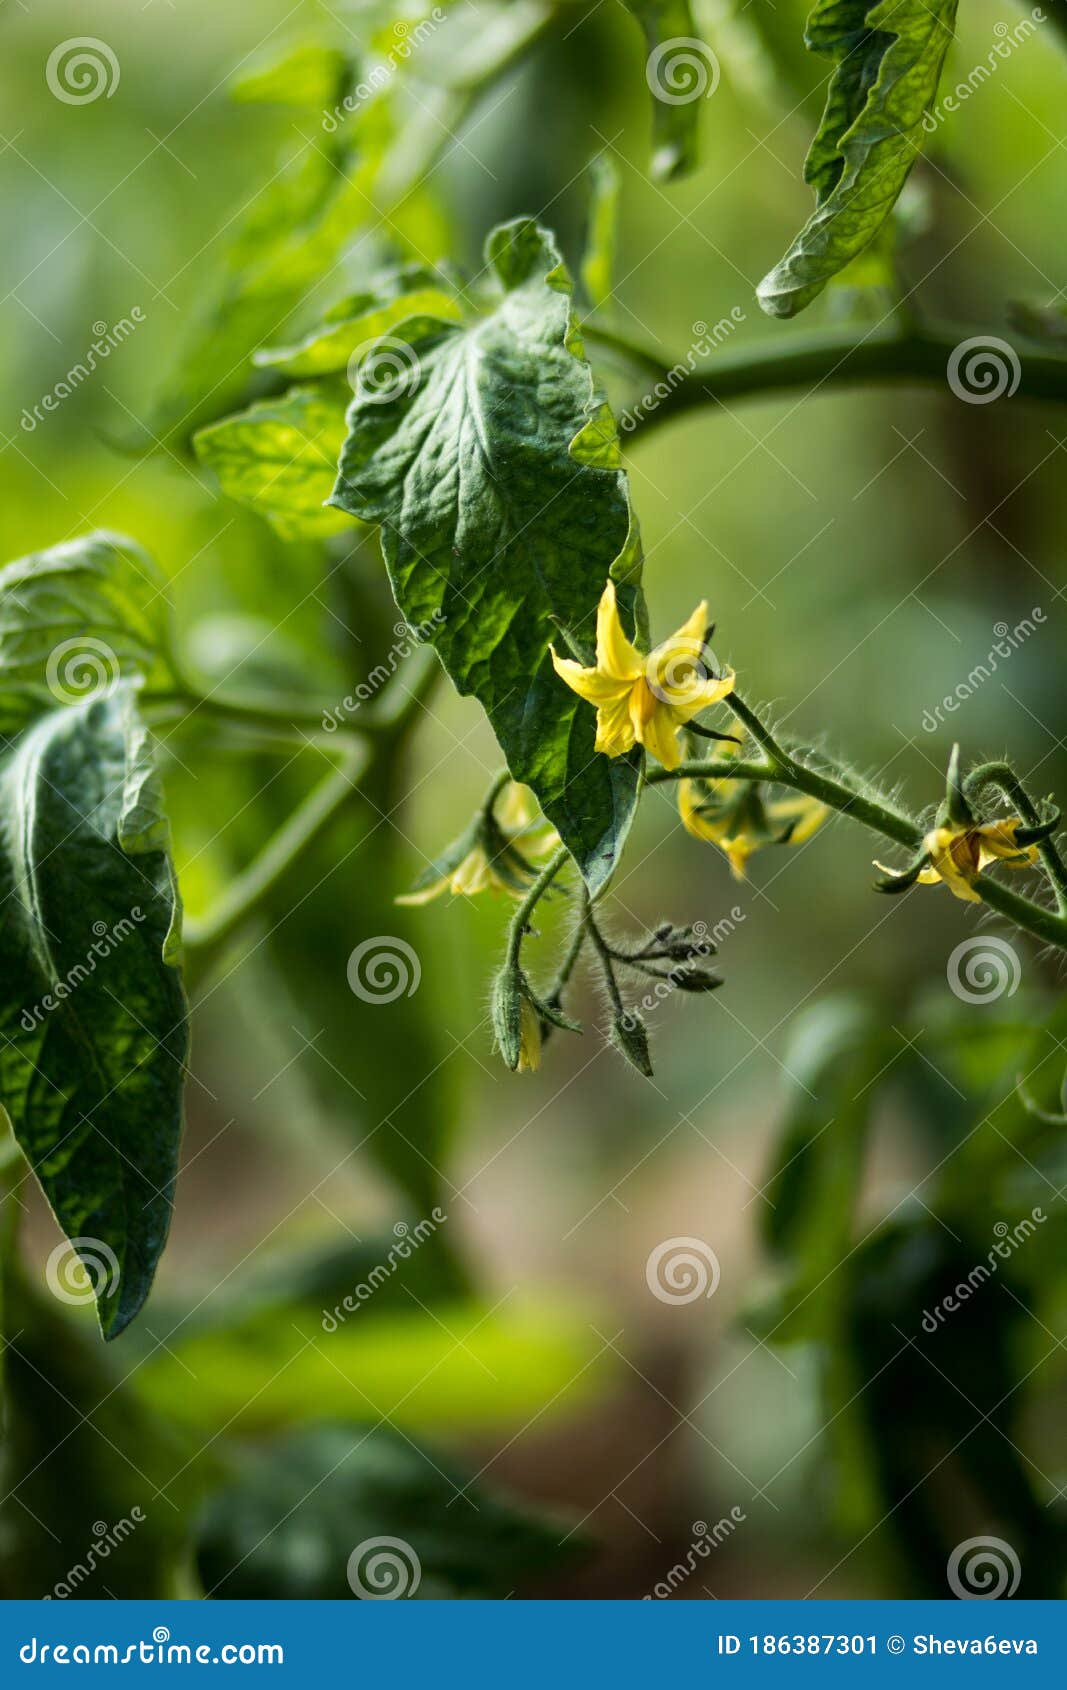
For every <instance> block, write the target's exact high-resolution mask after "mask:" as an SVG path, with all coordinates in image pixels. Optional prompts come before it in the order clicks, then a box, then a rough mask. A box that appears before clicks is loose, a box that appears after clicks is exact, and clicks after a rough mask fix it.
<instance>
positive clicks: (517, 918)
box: [506, 845, 570, 968]
mask: <svg viewBox="0 0 1067 1690" xmlns="http://www.w3.org/2000/svg"><path fill="white" fill-rule="evenodd" d="M569 856H570V852H569V851H568V850H567V848H566V846H564V845H561V846H560V848H559V850H558V851H557V852H556V853H555V855H554V856H552V857H550V858H549V860H548V862H547V863H546V864H545V866H544V868H543V869H542V870H541V872H540V874H539V875H538V876H537V879H536V880H535V881H534V883H533V885H532V886H531V887H530V890H529V891H528V892H527V894H526V896H525V897H524V898H523V900H522V903H521V904H520V905H519V907H518V909H517V910H516V911H515V914H514V915H513V916H512V918H511V926H510V927H509V929H508V948H507V952H506V961H507V963H508V964H509V965H510V966H511V967H512V968H518V966H519V952H520V951H521V949H522V941H523V940H524V939H525V937H526V934H527V931H528V930H529V926H530V917H531V916H532V915H533V912H534V910H535V909H536V908H537V906H538V904H539V903H540V902H541V899H542V898H543V897H544V895H545V893H546V892H547V891H548V889H549V887H550V886H551V884H552V882H553V881H554V880H555V878H556V876H557V874H558V873H559V871H560V869H561V868H562V867H563V865H564V863H565V862H566V861H567V859H568V858H569Z"/></svg>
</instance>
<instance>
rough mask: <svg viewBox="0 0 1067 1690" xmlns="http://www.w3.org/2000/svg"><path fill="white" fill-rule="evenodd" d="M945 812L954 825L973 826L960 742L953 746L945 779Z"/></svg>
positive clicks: (972, 813) (972, 814)
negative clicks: (964, 780)
mask: <svg viewBox="0 0 1067 1690" xmlns="http://www.w3.org/2000/svg"><path fill="white" fill-rule="evenodd" d="M945 814H946V815H947V817H948V819H949V821H950V822H951V823H952V826H953V827H971V826H973V824H974V811H973V810H972V809H971V806H970V805H969V804H968V802H967V799H966V797H965V796H964V791H963V776H962V774H961V773H960V748H959V744H958V743H957V744H956V745H954V746H953V747H952V756H951V757H950V758H949V760H948V775H947V778H946V781H945Z"/></svg>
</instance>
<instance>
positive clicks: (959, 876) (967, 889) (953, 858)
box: [923, 827, 981, 904]
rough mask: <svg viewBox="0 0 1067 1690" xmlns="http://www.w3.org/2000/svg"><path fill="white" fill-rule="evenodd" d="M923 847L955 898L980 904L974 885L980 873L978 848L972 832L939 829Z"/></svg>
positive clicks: (965, 829) (926, 839)
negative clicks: (975, 878) (976, 876)
mask: <svg viewBox="0 0 1067 1690" xmlns="http://www.w3.org/2000/svg"><path fill="white" fill-rule="evenodd" d="M923 844H924V846H925V847H926V850H927V852H928V854H929V857H930V865H931V867H932V868H933V869H934V870H935V871H936V872H937V874H938V875H940V877H941V879H942V880H943V881H944V882H945V885H946V886H947V887H948V889H949V891H950V892H951V893H952V895H953V897H955V898H962V899H963V901H964V903H967V904H978V903H981V899H980V898H979V896H978V893H977V892H976V891H975V890H974V887H973V886H972V884H971V882H972V880H973V879H974V877H975V875H976V874H977V873H978V845H977V840H976V837H975V834H974V831H973V830H969V829H967V828H959V829H956V828H951V827H936V828H934V829H933V831H932V832H931V833H928V834H927V835H926V838H925V839H924V840H923Z"/></svg>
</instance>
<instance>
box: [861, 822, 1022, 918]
mask: <svg viewBox="0 0 1067 1690" xmlns="http://www.w3.org/2000/svg"><path fill="white" fill-rule="evenodd" d="M1022 826H1023V821H1022V818H1021V817H1019V816H1009V817H1006V818H1005V819H1004V820H1003V821H997V822H973V823H970V824H965V825H960V826H957V827H952V826H949V825H947V824H946V825H943V826H941V827H935V828H933V829H932V831H931V832H930V833H928V834H927V835H926V838H925V839H924V840H923V849H924V851H925V852H926V854H927V856H928V857H929V859H930V861H929V863H928V864H927V866H926V867H925V868H922V869H920V870H919V873H918V875H917V876H916V880H917V882H918V884H919V885H920V886H936V885H937V883H938V882H939V881H943V882H944V884H945V885H946V886H947V887H948V889H949V891H950V892H951V893H952V894H953V896H954V897H956V898H963V899H964V900H965V901H966V902H967V903H969V904H978V903H981V898H980V897H979V895H978V893H977V892H976V891H975V889H974V882H975V880H976V879H977V877H978V875H980V874H981V872H982V870H983V869H984V868H988V867H989V864H990V863H994V862H1006V863H1007V864H1008V865H1009V867H1011V868H1026V867H1027V866H1028V864H1030V863H1033V862H1036V861H1037V846H1036V845H1020V844H1019V842H1018V840H1017V839H1016V837H1015V832H1016V829H1017V828H1020V827H1022ZM874 866H875V868H877V869H881V871H882V873H883V874H887V875H890V876H894V875H895V874H896V872H897V871H896V870H894V869H887V868H886V867H885V865H884V864H883V863H877V862H876V863H875V865H874Z"/></svg>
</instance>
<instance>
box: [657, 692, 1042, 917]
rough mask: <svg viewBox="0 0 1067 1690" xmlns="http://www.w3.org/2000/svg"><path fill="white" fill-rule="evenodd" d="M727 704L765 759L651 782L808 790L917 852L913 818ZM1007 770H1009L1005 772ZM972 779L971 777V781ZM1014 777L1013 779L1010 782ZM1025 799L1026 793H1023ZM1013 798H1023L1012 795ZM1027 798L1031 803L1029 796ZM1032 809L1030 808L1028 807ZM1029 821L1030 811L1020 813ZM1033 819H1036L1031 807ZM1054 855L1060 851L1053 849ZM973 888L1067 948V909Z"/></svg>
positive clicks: (694, 764)
mask: <svg viewBox="0 0 1067 1690" xmlns="http://www.w3.org/2000/svg"><path fill="white" fill-rule="evenodd" d="M729 702H730V708H731V710H732V711H733V712H734V714H735V715H736V716H737V717H738V719H739V720H740V721H742V722H744V724H745V726H746V727H747V728H748V729H749V731H750V733H751V734H752V736H753V738H754V739H756V740H757V741H758V742H759V744H760V745H761V746H762V748H763V751H764V753H765V757H764V760H762V761H757V762H745V761H742V760H741V759H739V758H737V757H731V758H709V759H707V760H706V761H699V760H693V761H688V762H684V763H681V764H680V765H679V766H678V768H676V769H653V770H651V771H650V772H649V773H648V774H647V775H646V777H645V779H646V781H647V782H648V784H649V785H650V786H657V785H659V784H660V783H661V782H663V781H669V780H685V779H697V780H770V781H775V782H777V783H778V784H779V785H780V786H789V787H792V788H794V790H795V791H797V792H803V793H806V794H807V795H808V796H809V797H811V798H816V799H818V800H819V801H820V802H821V803H823V804H826V805H828V806H829V808H830V809H832V810H836V811H838V813H839V814H841V815H844V816H851V817H852V819H853V820H854V821H858V822H861V823H862V824H863V826H864V827H867V828H870V829H871V831H872V832H874V833H880V834H881V835H882V836H883V837H884V838H886V839H891V840H893V842H894V844H897V845H903V846H905V847H907V848H908V849H909V850H913V851H914V850H915V849H917V847H918V846H919V845H920V844H921V843H922V837H923V834H922V828H921V826H920V824H919V823H918V822H917V821H915V820H914V819H913V818H912V817H911V816H907V815H904V814H903V813H902V812H901V811H899V810H895V809H893V808H891V806H890V805H888V804H886V803H884V802H883V801H882V800H881V799H878V798H875V797H873V796H872V795H871V794H870V793H867V792H862V791H860V790H858V788H857V787H855V786H850V785H849V784H847V782H846V780H844V779H843V778H836V777H834V776H830V775H826V774H822V773H820V771H819V770H817V769H812V768H809V767H808V765H807V764H806V763H804V762H802V761H800V760H799V759H798V758H797V757H795V756H793V755H791V754H790V753H789V752H788V751H786V750H785V749H784V748H783V747H782V746H781V745H779V743H778V741H777V740H776V739H775V737H774V735H773V734H772V733H771V731H770V729H769V728H768V727H767V726H766V725H765V724H764V723H763V722H762V721H761V720H760V718H759V716H758V715H757V714H756V712H755V711H754V710H752V709H751V708H750V707H749V706H748V705H747V704H745V703H744V701H743V700H742V699H740V698H738V697H737V695H736V694H731V697H730V701H729ZM1004 767H1005V765H999V764H997V765H986V767H985V770H982V769H979V770H976V771H975V774H976V775H980V776H982V777H983V779H985V780H992V778H993V776H992V775H991V774H990V772H989V771H990V770H991V769H995V770H997V771H998V772H999V771H1001V770H1002V769H1003V768H1004ZM1007 772H1008V773H1009V774H1010V773H1011V771H1010V770H1008V771H1007ZM973 778H974V777H972V779H973ZM1014 778H1015V777H1014V776H1012V779H1013V780H1014ZM1024 797H1025V795H1024ZM1013 801H1015V802H1019V804H1020V808H1022V800H1021V799H1020V798H1018V796H1017V795H1016V794H1014V793H1013ZM1026 802H1027V803H1028V804H1029V800H1028V799H1027V800H1026ZM1030 810H1031V811H1033V806H1032V805H1030ZM1024 814H1026V816H1027V820H1030V819H1031V818H1030V815H1029V814H1027V812H1025V811H1024ZM1033 819H1034V820H1038V819H1040V818H1039V817H1038V816H1037V813H1036V811H1033ZM1057 856H1058V853H1057ZM974 890H975V891H976V892H977V893H978V895H979V897H980V898H981V899H982V901H983V903H985V904H988V906H989V908H990V909H992V910H996V912H997V914H998V915H1002V916H1004V917H1006V919H1007V920H1009V921H1012V922H1014V923H1015V925H1016V927H1019V928H1021V929H1022V930H1023V931H1024V932H1026V933H1029V934H1031V935H1032V936H1033V937H1034V938H1035V939H1039V940H1041V942H1042V943H1043V944H1047V945H1055V946H1056V947H1057V948H1058V949H1060V950H1067V912H1065V909H1064V907H1062V906H1061V908H1060V910H1059V911H1054V910H1047V909H1044V908H1043V907H1042V906H1041V905H1040V904H1035V903H1034V902H1033V900H1032V899H1030V898H1026V897H1023V896H1022V895H1021V894H1020V893H1018V892H1013V891H1011V889H1010V888H1009V887H1007V886H1003V885H1002V884H1001V883H1000V881H998V880H991V879H990V878H989V876H988V875H985V874H980V875H978V877H977V878H976V880H975V881H974Z"/></svg>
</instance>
